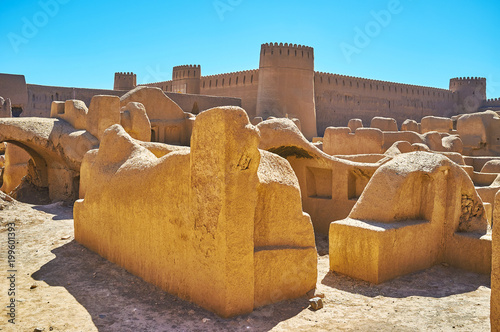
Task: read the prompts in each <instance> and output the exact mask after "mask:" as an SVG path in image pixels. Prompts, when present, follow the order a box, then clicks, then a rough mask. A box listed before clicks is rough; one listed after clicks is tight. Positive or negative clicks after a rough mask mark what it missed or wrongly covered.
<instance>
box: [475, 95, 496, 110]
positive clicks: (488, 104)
mask: <svg viewBox="0 0 500 332" xmlns="http://www.w3.org/2000/svg"><path fill="white" fill-rule="evenodd" d="M487 110H492V111H495V112H500V98H492V99H488V100H485V101H483V103H482V104H481V106H479V112H481V111H487Z"/></svg>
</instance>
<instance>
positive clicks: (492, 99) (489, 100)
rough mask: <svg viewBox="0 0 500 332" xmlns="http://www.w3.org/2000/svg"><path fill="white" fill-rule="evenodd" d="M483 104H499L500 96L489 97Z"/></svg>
mask: <svg viewBox="0 0 500 332" xmlns="http://www.w3.org/2000/svg"><path fill="white" fill-rule="evenodd" d="M484 104H487V105H490V104H491V105H499V104H500V98H490V99H487V100H485V101H484Z"/></svg>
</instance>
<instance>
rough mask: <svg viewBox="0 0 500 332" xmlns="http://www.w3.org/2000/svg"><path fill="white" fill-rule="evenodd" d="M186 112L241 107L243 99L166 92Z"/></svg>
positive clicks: (194, 112) (195, 112)
mask: <svg viewBox="0 0 500 332" xmlns="http://www.w3.org/2000/svg"><path fill="white" fill-rule="evenodd" d="M165 94H166V95H167V96H168V97H169V98H170V99H172V100H173V101H174V102H175V103H176V104H177V105H179V106H180V108H182V110H183V111H184V112H189V113H193V114H198V113H200V112H201V111H204V110H208V109H210V108H214V107H218V106H240V107H241V104H242V102H241V99H240V98H234V97H219V96H205V95H196V94H188V93H175V92H165Z"/></svg>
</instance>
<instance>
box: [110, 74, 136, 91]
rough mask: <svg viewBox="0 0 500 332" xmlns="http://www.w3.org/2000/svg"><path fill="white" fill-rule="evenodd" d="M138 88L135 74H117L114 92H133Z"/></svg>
mask: <svg viewBox="0 0 500 332" xmlns="http://www.w3.org/2000/svg"><path fill="white" fill-rule="evenodd" d="M136 86H137V76H136V75H135V74H134V73H115V85H114V87H113V90H126V91H129V90H132V89H135V87H136Z"/></svg>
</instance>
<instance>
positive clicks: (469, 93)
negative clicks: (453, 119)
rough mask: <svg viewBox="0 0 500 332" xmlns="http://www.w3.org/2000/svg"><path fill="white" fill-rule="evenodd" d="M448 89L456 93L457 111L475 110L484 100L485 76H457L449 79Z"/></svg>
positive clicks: (468, 111) (469, 111) (467, 111)
mask: <svg viewBox="0 0 500 332" xmlns="http://www.w3.org/2000/svg"><path fill="white" fill-rule="evenodd" d="M450 91H452V92H456V93H458V98H457V104H458V107H459V110H458V111H459V112H461V113H471V112H476V111H477V109H478V108H479V107H480V106H481V104H482V103H483V102H484V101H485V100H486V78H484V77H458V78H452V79H451V80H450Z"/></svg>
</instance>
